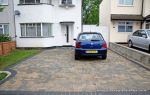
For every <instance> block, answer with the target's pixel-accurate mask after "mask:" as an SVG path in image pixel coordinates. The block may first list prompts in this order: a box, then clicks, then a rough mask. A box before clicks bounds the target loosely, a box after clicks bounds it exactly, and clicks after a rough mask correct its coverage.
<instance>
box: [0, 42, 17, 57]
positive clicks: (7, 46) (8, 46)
mask: <svg viewBox="0 0 150 95" xmlns="http://www.w3.org/2000/svg"><path fill="white" fill-rule="evenodd" d="M15 49H16V42H15V41H9V42H1V43H0V55H6V54H8V53H10V52H11V51H13V50H15Z"/></svg>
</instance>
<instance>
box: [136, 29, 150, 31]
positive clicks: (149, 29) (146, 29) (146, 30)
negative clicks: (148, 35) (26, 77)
mask: <svg viewBox="0 0 150 95" xmlns="http://www.w3.org/2000/svg"><path fill="white" fill-rule="evenodd" d="M138 30H144V31H147V30H150V29H138Z"/></svg>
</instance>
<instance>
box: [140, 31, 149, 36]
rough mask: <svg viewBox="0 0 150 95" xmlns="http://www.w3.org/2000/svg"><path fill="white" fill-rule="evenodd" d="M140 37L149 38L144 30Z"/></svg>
mask: <svg viewBox="0 0 150 95" xmlns="http://www.w3.org/2000/svg"><path fill="white" fill-rule="evenodd" d="M140 37H143V38H146V37H147V35H146V32H145V31H144V30H141V31H140Z"/></svg>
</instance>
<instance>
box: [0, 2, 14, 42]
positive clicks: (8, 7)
mask: <svg viewBox="0 0 150 95" xmlns="http://www.w3.org/2000/svg"><path fill="white" fill-rule="evenodd" d="M0 6H1V8H3V10H2V11H0V34H5V35H8V36H11V37H12V38H13V40H15V22H14V10H13V9H14V8H13V0H0Z"/></svg>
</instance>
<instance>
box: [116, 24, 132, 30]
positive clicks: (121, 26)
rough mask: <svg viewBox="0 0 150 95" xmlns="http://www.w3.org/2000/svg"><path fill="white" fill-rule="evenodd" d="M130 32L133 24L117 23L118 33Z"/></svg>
mask: <svg viewBox="0 0 150 95" xmlns="http://www.w3.org/2000/svg"><path fill="white" fill-rule="evenodd" d="M132 31H133V22H119V23H118V32H132Z"/></svg>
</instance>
